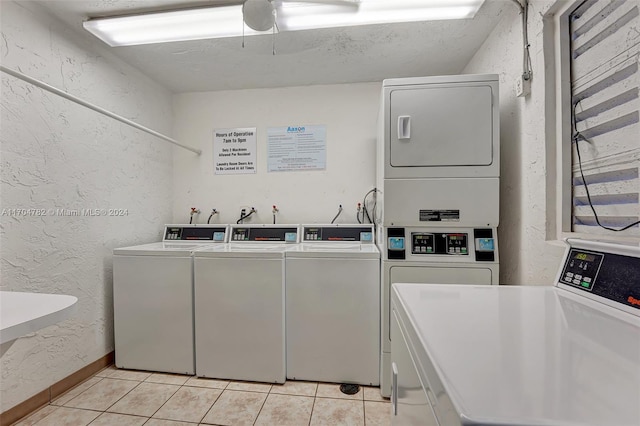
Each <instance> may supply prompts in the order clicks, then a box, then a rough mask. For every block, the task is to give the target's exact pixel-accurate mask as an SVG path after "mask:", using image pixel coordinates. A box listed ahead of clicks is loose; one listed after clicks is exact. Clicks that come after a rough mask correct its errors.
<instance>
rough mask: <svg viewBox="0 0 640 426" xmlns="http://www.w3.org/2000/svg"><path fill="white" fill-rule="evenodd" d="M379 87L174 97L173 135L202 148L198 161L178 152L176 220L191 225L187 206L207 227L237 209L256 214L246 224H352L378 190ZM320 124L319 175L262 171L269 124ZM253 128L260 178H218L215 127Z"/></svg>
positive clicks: (230, 218) (224, 220)
mask: <svg viewBox="0 0 640 426" xmlns="http://www.w3.org/2000/svg"><path fill="white" fill-rule="evenodd" d="M380 90H381V84H379V83H362V84H345V85H327V86H307V87H289V88H278V89H257V90H236V91H220V92H206V93H202V92H201V93H186V94H179V95H176V96H175V97H174V104H173V106H174V112H175V122H174V125H175V128H174V130H175V136H176V138H177V139H178V140H180V141H181V142H183V143H187V144H190V145H192V146H195V147H198V148H200V149H202V151H203V152H202V155H201V156H200V157H198V156H195V155H193V154H191V153H189V152H177V151H176V154H175V163H174V170H175V184H174V204H173V217H174V221H175V222H178V223H188V221H189V211H190V208H191V207H197V208H199V209H200V210H201V211H202V213H201V214H200V217H199V218H198V222H199V223H206V221H207V218H208V217H209V213H210V212H211V209H212V208H216V209H218V210H219V211H220V215H219V217H216V219H215V221H216V222H220V223H235V222H236V220H237V219H238V218H239V215H240V209H241V207H247V208H250V207H252V206H253V207H255V208H256V209H257V210H258V213H257V215H254V216H253V217H252V218H251V219H250V220H249V221H247V222H246V223H271V222H272V214H271V206H272V205H274V204H275V205H277V206H278V208H279V209H280V213H279V214H278V218H277V221H278V223H300V222H309V223H329V222H330V221H331V219H333V217H334V216H335V214H336V213H337V210H338V205H340V204H342V206H343V208H344V211H343V213H342V215H341V216H340V218H338V220H336V222H337V223H355V222H356V204H357V203H358V202H359V201H360V202H361V201H362V198H363V196H364V195H365V193H366V192H367V191H368V190H370V189H371V188H373V187H374V185H375V151H376V149H375V148H376V129H377V127H376V123H377V114H378V106H379V96H380ZM314 124H316V125H318V124H321V125H325V126H326V130H327V143H326V152H327V167H326V170H323V171H291V172H271V173H267V156H266V154H267V146H266V144H267V138H266V132H267V128H268V127H279V126H288V125H292V126H293V125H296V126H297V125H314ZM235 127H256V128H257V165H258V167H257V173H255V174H247V175H215V174H214V167H213V133H214V129H222V128H235Z"/></svg>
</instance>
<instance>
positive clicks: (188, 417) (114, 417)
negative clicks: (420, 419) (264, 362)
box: [16, 366, 391, 426]
mask: <svg viewBox="0 0 640 426" xmlns="http://www.w3.org/2000/svg"><path fill="white" fill-rule="evenodd" d="M390 419H391V405H390V404H389V400H387V399H384V398H382V397H381V396H380V389H379V388H375V387H365V386H363V387H361V389H360V391H359V392H358V393H357V394H355V395H345V394H343V393H342V392H340V388H339V385H336V384H330V383H315V382H298V381H288V382H286V383H285V384H283V385H270V384H264V383H247V382H234V381H227V380H214V379H201V378H197V377H191V376H183V375H178V374H160V373H150V372H144V371H131V370H121V369H117V368H115V367H114V366H111V367H107V368H105V369H104V370H102V371H100V372H99V373H97V374H96V375H95V376H93V377H91V378H89V379H87V380H85V381H84V382H83V383H81V384H79V385H78V386H76V387H75V388H73V389H71V390H69V391H68V392H66V393H65V394H64V395H61V396H60V397H58V398H57V399H55V400H54V401H53V402H51V404H49V405H47V406H45V407H43V408H41V409H39V410H38V411H36V412H34V413H32V414H31V415H29V416H28V417H26V418H25V419H23V420H21V421H20V422H18V423H16V426H17V425H20V426H30V425H38V426H47V425H51V426H66V425H68V426H84V425H91V426H112V425H117V426H139V425H145V426H193V425H194V424H201V425H261V426H287V425H291V426H298V425H311V426H322V425H330V426H337V425H354V426H357V425H363V426H365V425H366V426H378V425H389V424H390Z"/></svg>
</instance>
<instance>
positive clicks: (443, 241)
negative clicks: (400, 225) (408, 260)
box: [411, 232, 469, 255]
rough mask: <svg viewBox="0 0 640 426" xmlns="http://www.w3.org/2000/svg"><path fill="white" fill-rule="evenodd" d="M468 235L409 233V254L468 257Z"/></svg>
mask: <svg viewBox="0 0 640 426" xmlns="http://www.w3.org/2000/svg"><path fill="white" fill-rule="evenodd" d="M468 241H469V235H468V234H465V233H439V232H434V233H425V232H412V233H411V254H446V255H468V254H469V245H468Z"/></svg>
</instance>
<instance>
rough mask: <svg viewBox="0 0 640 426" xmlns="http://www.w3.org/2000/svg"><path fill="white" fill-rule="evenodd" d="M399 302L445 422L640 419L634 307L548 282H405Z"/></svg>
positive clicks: (398, 288) (639, 340) (639, 331)
mask: <svg viewBox="0 0 640 426" xmlns="http://www.w3.org/2000/svg"><path fill="white" fill-rule="evenodd" d="M393 303H394V307H396V308H397V309H398V313H399V316H400V318H403V321H405V325H406V326H407V327H408V328H413V329H414V330H415V331H416V333H415V334H414V335H413V338H411V336H410V338H411V339H412V340H414V341H413V342H412V343H413V346H414V348H415V349H414V350H415V352H416V354H414V355H416V358H415V359H416V361H417V363H418V364H419V366H420V367H419V370H421V371H420V374H422V376H423V380H425V379H426V380H427V382H425V383H428V384H429V385H430V386H431V387H432V392H433V395H435V399H436V401H435V402H436V403H435V407H436V412H437V414H438V415H440V422H441V424H447V421H449V422H451V421H457V422H458V423H462V424H485V425H497V424H500V425H507V424H508V425H532V424H537V425H578V424H579V425H604V424H608V425H613V424H615V425H638V424H640V408H638V401H640V386H639V384H640V318H638V317H636V316H634V315H631V314H629V313H626V312H623V311H621V310H618V309H615V308H611V307H609V306H606V305H604V304H602V303H598V302H595V301H593V300H590V299H587V298H585V297H582V296H580V295H576V294H573V293H570V292H567V291H563V290H560V289H558V288H556V287H544V286H528V287H527V286H500V287H498V286H463V285H420V284H395V285H394V291H393ZM409 334H410V335H411V333H409ZM430 366H431V367H430ZM449 401H450V402H449ZM448 407H449V408H450V410H447V408H448ZM451 416H454V417H455V418H454V417H451ZM452 419H454V420H452ZM461 419H464V420H463V421H461Z"/></svg>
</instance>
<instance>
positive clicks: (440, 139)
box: [376, 75, 500, 396]
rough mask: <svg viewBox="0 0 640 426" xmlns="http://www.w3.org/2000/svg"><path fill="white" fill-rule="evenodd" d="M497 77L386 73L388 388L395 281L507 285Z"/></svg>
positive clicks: (386, 383) (384, 368) (381, 146)
mask: <svg viewBox="0 0 640 426" xmlns="http://www.w3.org/2000/svg"><path fill="white" fill-rule="evenodd" d="M498 99H499V98H498V76H497V75H460V76H442V77H424V78H406V79H392V80H385V81H384V82H383V87H382V100H381V108H380V115H379V134H378V152H377V161H378V162H377V182H376V183H377V189H378V191H377V192H376V197H377V200H376V201H377V205H378V206H380V211H379V212H376V221H377V230H376V233H377V235H376V236H377V238H376V241H377V243H378V247H379V249H380V254H381V259H382V262H381V289H380V290H381V299H382V301H381V315H382V326H381V348H382V350H381V369H380V382H381V393H382V395H383V396H389V395H390V392H391V377H392V372H391V361H390V355H391V354H390V351H391V340H390V339H391V337H390V302H391V300H390V299H391V286H392V285H393V284H394V283H401V282H410V283H422V284H426V285H428V284H487V285H491V284H498V272H499V262H498V239H497V227H498V223H499V207H498V206H499V201H500V199H499V190H500V135H499V127H500V123H499V117H500V112H499V109H498Z"/></svg>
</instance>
